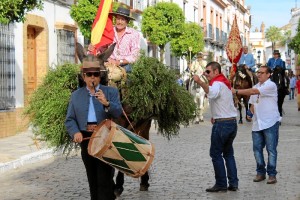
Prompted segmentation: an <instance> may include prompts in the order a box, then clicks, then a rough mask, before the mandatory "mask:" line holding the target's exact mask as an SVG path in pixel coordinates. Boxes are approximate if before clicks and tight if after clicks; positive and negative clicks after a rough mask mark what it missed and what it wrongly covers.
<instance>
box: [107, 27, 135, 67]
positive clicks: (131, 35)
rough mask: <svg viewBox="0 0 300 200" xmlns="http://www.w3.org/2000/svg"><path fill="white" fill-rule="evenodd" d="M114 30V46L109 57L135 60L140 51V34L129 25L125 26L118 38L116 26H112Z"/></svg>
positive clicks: (130, 61) (131, 61)
mask: <svg viewBox="0 0 300 200" xmlns="http://www.w3.org/2000/svg"><path fill="white" fill-rule="evenodd" d="M114 32H115V37H114V43H116V46H115V49H114V52H113V53H112V54H111V56H110V58H111V59H115V60H121V59H126V60H127V61H128V62H129V63H133V62H135V61H136V60H137V57H138V56H139V51H140V34H139V33H138V32H137V31H136V30H134V29H133V28H129V27H126V30H125V33H124V34H123V35H122V37H121V38H118V36H117V31H116V28H114Z"/></svg>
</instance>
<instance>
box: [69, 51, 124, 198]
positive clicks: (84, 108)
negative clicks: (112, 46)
mask: <svg viewBox="0 0 300 200" xmlns="http://www.w3.org/2000/svg"><path fill="white" fill-rule="evenodd" d="M82 73H83V74H82V76H83V79H84V82H85V83H86V87H82V88H80V89H78V90H76V91H75V92H73V93H72V96H71V99H70V102H69V106H68V111H67V116H66V121H65V126H66V128H67V131H68V133H69V135H70V136H71V138H72V139H73V141H74V142H76V143H80V147H81V156H82V160H83V163H84V165H85V168H86V173H87V178H88V182H89V188H90V195H91V199H92V200H100V199H101V200H104V199H105V200H111V199H115V198H116V197H115V194H114V187H115V183H114V181H113V176H114V168H112V167H111V166H109V165H108V164H105V163H104V162H102V161H100V160H99V159H97V158H94V157H92V156H90V155H89V154H88V150H87V149H88V143H89V140H85V139H84V138H87V137H90V136H91V135H92V133H93V131H94V129H95V128H96V125H97V124H99V123H101V122H102V121H103V120H105V119H111V118H112V117H113V118H118V117H120V116H121V114H122V106H121V102H120V99H119V93H118V90H117V89H116V88H113V87H108V86H103V85H100V63H99V61H98V60H97V58H96V57H94V56H93V55H88V56H87V57H86V58H85V59H84V60H83V68H82Z"/></svg>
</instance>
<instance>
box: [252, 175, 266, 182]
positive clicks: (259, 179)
mask: <svg viewBox="0 0 300 200" xmlns="http://www.w3.org/2000/svg"><path fill="white" fill-rule="evenodd" d="M265 179H266V176H265V175H259V174H257V175H256V176H255V178H254V179H253V182H261V181H263V180H265Z"/></svg>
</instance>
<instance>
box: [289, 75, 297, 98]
mask: <svg viewBox="0 0 300 200" xmlns="http://www.w3.org/2000/svg"><path fill="white" fill-rule="evenodd" d="M296 81H297V79H296V76H295V74H293V73H292V74H291V76H290V94H289V97H290V98H289V99H290V100H291V99H294V96H295V87H296Z"/></svg>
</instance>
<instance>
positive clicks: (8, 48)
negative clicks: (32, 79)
mask: <svg viewBox="0 0 300 200" xmlns="http://www.w3.org/2000/svg"><path fill="white" fill-rule="evenodd" d="M14 40H15V35H14V27H13V24H9V25H3V24H0V110H9V109H12V108H15V107H16V99H15V91H16V84H15V42H14Z"/></svg>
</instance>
